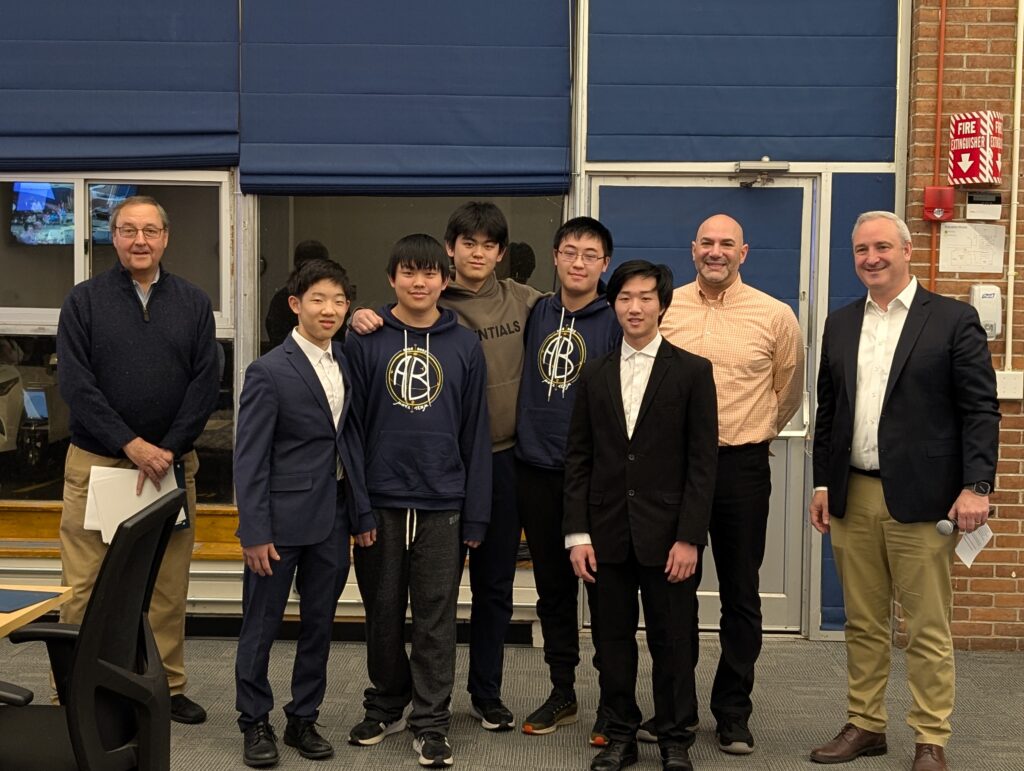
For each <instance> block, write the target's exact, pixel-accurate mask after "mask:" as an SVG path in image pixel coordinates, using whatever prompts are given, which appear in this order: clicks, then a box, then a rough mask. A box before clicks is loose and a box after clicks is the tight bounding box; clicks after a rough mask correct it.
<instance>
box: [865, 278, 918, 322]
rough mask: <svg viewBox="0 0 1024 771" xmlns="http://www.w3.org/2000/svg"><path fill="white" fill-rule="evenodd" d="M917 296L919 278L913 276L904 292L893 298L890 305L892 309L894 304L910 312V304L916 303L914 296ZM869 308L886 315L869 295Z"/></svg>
mask: <svg viewBox="0 0 1024 771" xmlns="http://www.w3.org/2000/svg"><path fill="white" fill-rule="evenodd" d="M916 294H917V277H916V276H911V277H910V283H909V284H907V285H906V286H905V287H903V291H902V292H900V293H899V294H898V295H896V296H895V297H894V298H892V302H890V303H889V307H890V308H892V304H893V303H899V304H900V305H902V306H903V307H904V308H905V309H906V310H910V304H911V303H912V302H914V296H915V295H916ZM867 307H869V308H871V309H872V310H873V311H876V312H878V313H885V311H883V310H882V309H881V308H879V307H878V303H876V302H875V301H874V300H872V299H871V295H870V294H869V295H868V299H867Z"/></svg>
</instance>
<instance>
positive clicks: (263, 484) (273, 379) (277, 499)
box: [234, 260, 373, 768]
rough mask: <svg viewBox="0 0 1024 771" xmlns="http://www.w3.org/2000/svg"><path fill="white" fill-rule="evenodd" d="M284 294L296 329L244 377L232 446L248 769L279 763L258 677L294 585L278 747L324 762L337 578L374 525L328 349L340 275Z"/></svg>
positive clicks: (341, 580)
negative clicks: (296, 593)
mask: <svg viewBox="0 0 1024 771" xmlns="http://www.w3.org/2000/svg"><path fill="white" fill-rule="evenodd" d="M288 295H289V296H288V304H289V307H290V308H291V309H292V312H294V313H295V315H296V316H297V317H298V326H297V327H295V329H293V330H292V332H291V334H290V335H288V336H287V337H286V338H285V340H284V342H283V343H282V344H281V345H280V346H279V347H277V348H274V349H273V350H272V351H270V352H269V353H267V354H266V355H265V356H262V357H260V358H259V359H257V360H256V361H254V362H253V363H252V364H251V365H250V366H249V368H248V370H247V371H246V373H245V385H244V387H243V389H242V394H241V398H240V400H239V406H238V431H237V438H236V441H235V459H234V470H235V493H236V496H237V499H238V537H239V540H240V541H241V543H242V552H243V554H244V556H245V576H244V579H243V580H244V584H243V588H242V629H241V632H240V633H239V636H238V654H237V657H236V659H235V685H236V707H237V709H238V713H239V716H238V725H239V727H240V728H241V729H242V732H243V733H244V736H245V738H244V743H243V761H244V762H245V764H246V765H248V766H251V767H254V768H258V767H262V766H271V765H274V764H275V763H277V761H278V752H277V743H276V737H275V735H274V729H273V727H272V726H271V724H270V721H269V714H270V710H271V709H272V708H273V705H274V698H273V693H272V691H271V688H270V683H269V681H268V679H267V667H268V664H269V659H270V647H271V645H272V644H273V642H274V638H275V637H276V636H277V630H278V627H279V626H280V623H281V619H282V617H283V615H284V610H285V605H286V604H287V602H288V597H289V594H290V591H291V584H292V578H293V576H295V577H296V585H297V587H298V588H299V589H300V590H301V589H302V587H304V586H306V587H309V590H308V591H301V592H300V597H299V613H300V615H301V618H302V626H301V628H300V631H299V639H298V643H297V645H296V651H295V663H294V665H293V667H292V686H291V691H292V699H291V701H290V702H288V704H286V705H285V706H284V713H285V715H286V716H287V718H288V723H287V727H286V729H285V733H284V742H285V744H287V745H289V746H292V747H295V748H296V749H297V750H298V752H299V754H300V755H302V756H303V757H305V758H311V759H322V758H328V757H330V756H331V755H333V754H334V749H333V747H332V746H331V744H330V742H328V741H327V740H326V739H324V738H323V737H322V736H320V734H319V733H318V732H317V730H316V719H317V716H318V714H319V709H320V703H321V701H322V700H323V696H324V691H325V689H326V681H327V656H328V653H329V651H330V643H331V627H332V624H333V622H334V613H335V608H336V607H337V604H338V598H339V597H340V596H341V591H342V589H343V588H344V586H345V579H346V578H347V577H348V567H349V535H350V534H352V533H355V534H359V533H365V532H366V531H369V530H370V529H372V527H373V515H372V513H371V512H370V504H369V499H368V498H367V495H366V485H365V482H364V474H363V449H362V442H361V440H360V438H359V432H358V430H357V426H356V425H355V424H354V422H353V421H352V419H351V418H350V416H349V414H348V408H349V404H350V403H351V399H352V389H351V380H350V378H349V375H348V371H347V365H346V363H345V359H344V357H343V356H342V352H341V345H340V344H339V343H336V342H333V341H332V338H333V337H334V334H335V332H337V331H338V328H339V327H340V326H341V324H342V321H343V320H344V318H345V314H346V312H347V311H348V306H349V297H350V296H351V286H350V284H349V282H348V276H347V275H346V273H345V271H344V270H343V269H342V267H341V266H340V265H338V264H337V263H335V262H332V261H330V260H311V261H310V262H307V263H304V264H303V265H302V266H301V267H299V268H296V269H295V271H294V272H293V273H292V275H291V277H290V278H289V280H288ZM360 515H362V516H360ZM367 538H368V534H367V535H356V539H357V541H360V540H365V539H367Z"/></svg>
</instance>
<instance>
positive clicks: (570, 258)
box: [557, 249, 604, 265]
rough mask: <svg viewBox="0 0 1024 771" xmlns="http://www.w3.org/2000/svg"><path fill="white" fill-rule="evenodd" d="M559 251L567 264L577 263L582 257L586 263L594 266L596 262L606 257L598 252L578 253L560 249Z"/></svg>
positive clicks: (559, 254)
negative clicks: (577, 259) (578, 258)
mask: <svg viewBox="0 0 1024 771" xmlns="http://www.w3.org/2000/svg"><path fill="white" fill-rule="evenodd" d="M557 251H558V256H559V257H561V258H562V259H563V260H564V261H565V262H576V258H577V257H582V258H583V261H584V262H585V263H587V264H588V265H593V264H594V263H595V262H598V261H600V260H603V259H604V255H603V254H598V253H597V252H577V251H576V250H575V249H558V250H557Z"/></svg>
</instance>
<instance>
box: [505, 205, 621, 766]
mask: <svg viewBox="0 0 1024 771" xmlns="http://www.w3.org/2000/svg"><path fill="white" fill-rule="evenodd" d="M611 256H612V235H611V233H609V232H608V229H607V228H606V227H605V226H604V225H602V224H601V223H600V222H598V221H597V220H595V219H592V218H590V217H576V218H574V219H571V220H569V221H568V222H566V223H565V224H564V225H562V227H560V228H559V229H558V232H557V233H555V238H554V244H553V248H552V258H553V259H554V262H555V269H556V271H557V272H558V282H559V284H560V285H561V286H560V290H559V292H558V293H557V294H554V295H551V296H550V297H545V298H544V299H543V300H541V301H540V302H538V303H537V304H536V305H535V306H534V308H533V312H532V313H531V314H530V319H529V321H528V322H527V324H526V364H525V366H524V367H523V379H522V382H521V383H520V386H519V406H518V413H517V416H516V431H517V433H518V441H517V442H516V449H515V452H516V481H517V485H518V490H517V492H518V495H517V497H518V500H519V517H520V520H521V521H522V523H523V528H524V529H525V530H526V540H527V542H528V543H529V544H530V555H531V557H532V558H533V576H534V581H535V583H536V587H537V616H538V618H539V619H540V624H541V630H542V631H543V633H544V661H545V663H547V665H548V669H549V671H550V675H551V687H552V690H551V695H550V697H549V698H548V700H547V701H545V702H544V703H543V704H541V705H540V706H539V707H538V708H537V709H535V710H534V711H533V712H532V713H530V715H528V716H527V717H526V719H525V720H524V721H523V723H522V729H523V732H524V733H528V734H547V733H551V732H552V731H555V730H556V729H557V728H558V727H559V726H560V725H566V724H569V723H573V722H575V721H576V713H577V705H576V690H575V681H576V665H577V664H578V663H579V660H580V640H579V623H578V619H577V615H576V613H577V611H576V598H577V596H578V593H579V579H577V578H576V575H575V573H573V569H572V565H571V564H570V562H569V555H568V552H566V550H565V542H564V538H563V536H562V491H563V489H564V477H565V445H566V438H567V436H568V433H569V416H570V415H571V414H572V407H573V404H574V403H575V401H576V389H575V383H576V380H577V378H578V377H579V376H580V372H581V371H582V369H583V365H584V364H585V363H586V362H587V361H588V360H590V359H595V358H600V357H601V356H604V355H605V354H607V353H608V352H609V351H611V350H613V349H614V348H616V347H617V346H619V345H620V343H621V341H622V327H620V326H619V322H618V320H617V319H616V318H615V312H614V310H613V309H612V307H611V306H610V305H609V304H608V301H607V300H606V299H605V296H604V291H603V287H602V286H601V283H600V279H601V275H602V274H603V273H604V272H605V271H606V270H608V263H609V262H610V261H611ZM609 419H611V418H609ZM585 586H586V587H587V590H588V591H587V597H588V598H591V596H592V595H591V585H590V584H585ZM590 605H591V620H592V621H594V620H595V619H594V603H593V602H591V603H590ZM598 653H600V652H599V651H598ZM594 664H595V666H597V665H598V655H596V654H595V656H594ZM590 741H591V743H592V744H594V745H595V746H603V745H604V744H605V742H606V737H605V735H604V719H603V716H602V714H601V712H600V710H599V711H598V718H597V722H596V723H595V725H594V728H593V730H592V731H591V734H590Z"/></svg>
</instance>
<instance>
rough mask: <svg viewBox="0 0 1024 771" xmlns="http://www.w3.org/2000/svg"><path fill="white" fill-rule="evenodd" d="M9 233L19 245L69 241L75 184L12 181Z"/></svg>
mask: <svg viewBox="0 0 1024 771" xmlns="http://www.w3.org/2000/svg"><path fill="white" fill-rule="evenodd" d="M11 188H12V191H13V199H12V202H11V219H10V223H11V224H10V227H11V235H12V236H13V237H14V240H15V241H17V242H18V243H19V244H26V245H28V246H37V245H42V244H47V245H50V244H73V243H74V241H75V207H74V203H75V186H74V185H73V184H70V183H61V182H53V183H51V182H14V183H13V184H12V186H11Z"/></svg>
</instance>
